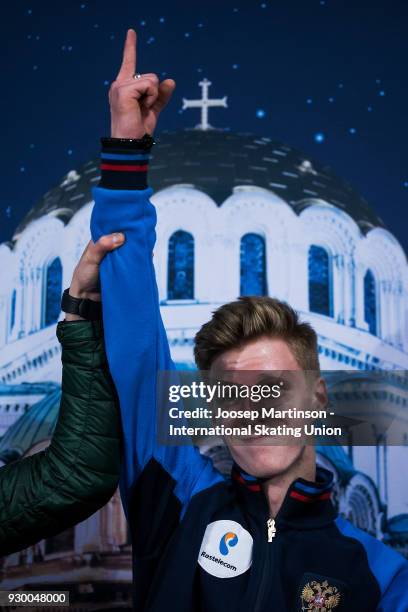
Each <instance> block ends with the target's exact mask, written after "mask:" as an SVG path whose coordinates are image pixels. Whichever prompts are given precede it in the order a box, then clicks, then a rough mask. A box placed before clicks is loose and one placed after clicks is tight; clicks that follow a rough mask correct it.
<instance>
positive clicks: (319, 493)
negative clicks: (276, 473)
mask: <svg viewBox="0 0 408 612" xmlns="http://www.w3.org/2000/svg"><path fill="white" fill-rule="evenodd" d="M231 475H232V478H233V479H234V480H235V481H236V482H239V483H240V484H241V485H244V486H245V488H246V489H248V490H249V491H252V492H254V493H259V492H261V491H262V483H263V482H265V481H266V480H267V479H266V478H257V477H256V476H251V474H248V473H247V472H245V471H244V470H242V469H241V468H240V467H239V466H238V465H237V464H236V463H234V465H233V468H232V472H231ZM332 490H333V474H332V472H330V471H329V470H326V469H324V468H322V467H320V466H317V468H316V481H315V482H313V481H310V480H305V479H304V478H297V479H296V480H294V481H293V482H292V484H291V485H290V487H289V490H288V495H289V497H291V498H292V499H295V500H297V501H300V502H304V503H311V502H317V501H324V500H327V499H330V498H331V494H332Z"/></svg>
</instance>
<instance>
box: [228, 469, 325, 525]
mask: <svg viewBox="0 0 408 612" xmlns="http://www.w3.org/2000/svg"><path fill="white" fill-rule="evenodd" d="M231 477H232V482H233V483H234V486H235V488H236V490H237V493H238V496H239V497H240V498H241V500H242V501H243V503H244V504H245V505H246V507H247V510H248V511H249V512H250V513H251V514H253V515H255V514H258V515H259V514H260V515H261V516H262V517H263V518H264V517H265V513H267V514H269V510H268V503H267V499H266V496H265V493H264V491H263V487H262V484H263V483H264V482H265V480H266V479H263V478H257V477H255V476H251V475H250V474H248V473H247V472H245V471H244V470H243V469H242V468H240V467H239V466H238V464H236V463H234V464H233V467H232V472H231ZM332 492H333V473H332V472H330V471H329V470H327V469H325V468H323V467H321V466H317V467H316V479H315V480H306V479H304V478H296V479H295V480H294V481H293V482H292V483H291V485H290V486H289V487H288V490H287V492H286V494H285V497H284V499H283V502H282V505H281V507H280V509H279V511H278V513H277V515H276V517H274V518H275V522H276V523H277V524H278V525H279V524H280V526H284V525H287V526H290V527H294V528H297V529H312V528H317V527H322V526H324V525H326V524H328V523H331V522H332V521H333V520H334V519H335V518H336V511H335V509H334V506H333V504H332V502H331V496H332Z"/></svg>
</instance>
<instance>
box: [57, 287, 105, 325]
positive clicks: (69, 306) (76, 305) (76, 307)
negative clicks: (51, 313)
mask: <svg viewBox="0 0 408 612" xmlns="http://www.w3.org/2000/svg"><path fill="white" fill-rule="evenodd" d="M61 310H62V311H63V312H67V313H69V314H75V315H78V316H80V317H82V318H83V319H86V320H87V321H99V320H101V319H102V302H97V301H96V300H90V299H89V298H76V297H73V296H72V295H70V294H69V287H68V289H65V291H64V293H63V294H62V298H61Z"/></svg>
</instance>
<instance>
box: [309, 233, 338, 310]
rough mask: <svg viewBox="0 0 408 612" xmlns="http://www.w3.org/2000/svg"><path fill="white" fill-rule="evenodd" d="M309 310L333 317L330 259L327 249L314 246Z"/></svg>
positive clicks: (310, 252)
mask: <svg viewBox="0 0 408 612" xmlns="http://www.w3.org/2000/svg"><path fill="white" fill-rule="evenodd" d="M308 268H309V310H310V312H317V313H319V314H323V315H327V316H329V317H331V316H333V299H332V279H331V269H330V257H329V254H328V252H327V251H326V249H324V248H323V247H321V246H317V245H315V244H312V245H311V246H310V248H309V256H308Z"/></svg>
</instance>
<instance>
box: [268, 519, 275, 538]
mask: <svg viewBox="0 0 408 612" xmlns="http://www.w3.org/2000/svg"><path fill="white" fill-rule="evenodd" d="M266 527H267V530H268V542H272V540H273V538H274V537H275V536H276V527H275V519H273V518H268V520H267V521H266Z"/></svg>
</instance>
